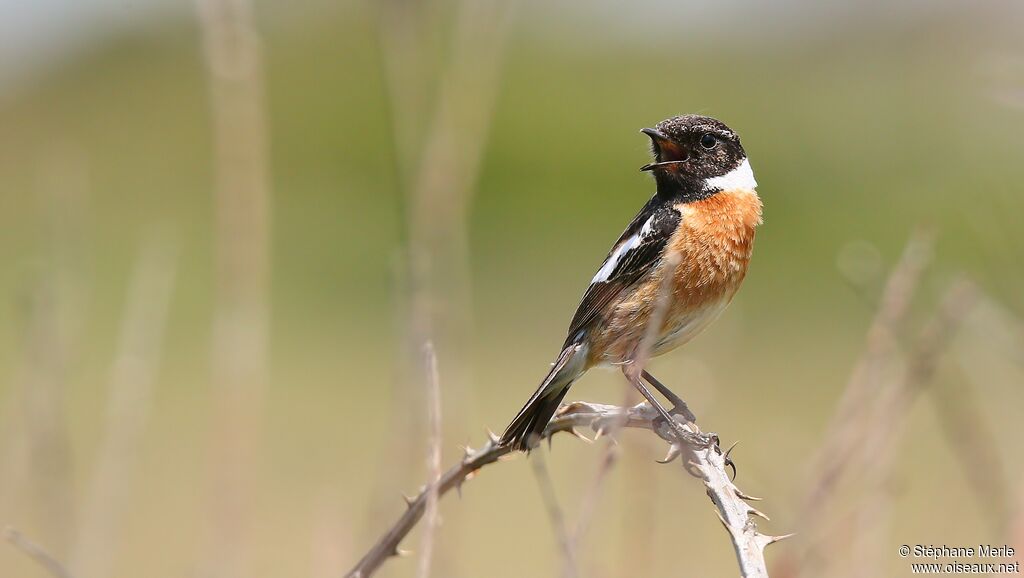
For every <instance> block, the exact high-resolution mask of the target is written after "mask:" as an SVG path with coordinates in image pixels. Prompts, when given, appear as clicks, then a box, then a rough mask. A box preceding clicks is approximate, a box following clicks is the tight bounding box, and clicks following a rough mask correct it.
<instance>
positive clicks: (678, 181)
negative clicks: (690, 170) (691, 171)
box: [654, 170, 718, 203]
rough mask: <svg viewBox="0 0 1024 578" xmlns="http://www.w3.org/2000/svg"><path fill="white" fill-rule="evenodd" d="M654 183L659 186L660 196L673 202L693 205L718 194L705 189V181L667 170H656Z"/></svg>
mask: <svg viewBox="0 0 1024 578" xmlns="http://www.w3.org/2000/svg"><path fill="white" fill-rule="evenodd" d="M654 182H655V183H657V185H658V196H659V197H661V198H663V199H665V200H671V201H673V202H682V203H692V202H694V201H701V200H704V199H707V198H709V197H711V196H713V195H714V194H715V193H717V192H718V191H717V190H714V189H712V190H708V189H707V188H705V187H704V180H703V179H699V178H696V177H690V176H685V175H680V174H678V173H671V172H669V171H667V170H655V171H654Z"/></svg>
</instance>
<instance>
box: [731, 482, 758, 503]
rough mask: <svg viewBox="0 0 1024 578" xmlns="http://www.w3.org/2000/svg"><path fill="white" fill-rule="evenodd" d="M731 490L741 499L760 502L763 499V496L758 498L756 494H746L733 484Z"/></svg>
mask: <svg viewBox="0 0 1024 578" xmlns="http://www.w3.org/2000/svg"><path fill="white" fill-rule="evenodd" d="M733 491H734V492H736V497H738V498H740V499H741V500H746V501H748V502H760V501H761V500H764V498H758V497H756V496H748V495H747V494H744V493H743V492H742V491H741V490H740V489H739V488H737V487H735V486H733Z"/></svg>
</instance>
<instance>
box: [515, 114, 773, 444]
mask: <svg viewBox="0 0 1024 578" xmlns="http://www.w3.org/2000/svg"><path fill="white" fill-rule="evenodd" d="M641 132H643V133H644V134H646V135H647V136H649V137H650V139H651V151H652V154H653V155H654V162H652V163H650V164H647V165H644V166H643V167H641V169H640V170H642V171H650V172H651V173H652V174H653V175H654V180H655V182H656V183H657V192H656V193H655V194H654V196H653V197H651V200H649V201H647V204H646V205H644V207H643V208H642V209H640V212H639V213H638V214H637V216H636V217H634V218H633V221H632V222H631V223H630V224H629V226H628V227H626V230H625V231H624V232H623V233H622V235H621V236H620V237H619V240H618V241H616V242H615V245H613V246H612V249H611V251H610V252H609V253H608V256H607V257H606V258H605V260H604V262H603V263H602V264H601V267H600V268H599V269H598V270H597V273H596V274H595V275H594V278H593V279H592V280H591V281H590V286H589V287H588V288H587V291H586V293H584V295H583V299H582V301H581V302H580V305H579V307H578V308H577V310H576V314H575V315H574V316H573V318H572V322H571V323H570V324H569V331H568V336H567V337H566V340H565V344H564V345H563V346H562V352H561V353H560V354H559V355H558V358H557V359H556V360H555V363H554V364H553V366H552V368H551V371H550V372H549V373H548V375H547V377H545V378H544V381H543V382H541V384H540V387H539V388H538V389H537V391H536V392H535V393H534V394H533V396H532V397H530V400H529V401H527V402H526V405H525V406H524V407H523V409H522V410H520V411H519V414H518V415H517V416H516V417H515V419H513V420H512V423H511V424H509V426H508V428H506V429H505V432H504V433H503V434H502V436H501V443H502V444H512V445H513V447H514V448H515V449H519V450H528V449H529V448H530V447H532V446H533V445H534V444H535V443H536V440H538V439H539V438H540V436H541V433H542V432H543V431H544V428H545V427H546V426H547V424H548V422H549V421H550V420H551V417H552V416H553V415H554V413H555V410H556V409H558V405H559V404H560V403H561V401H562V398H563V397H565V394H566V392H567V391H568V390H569V387H570V386H571V385H572V383H573V382H574V381H576V380H577V379H579V378H580V376H582V375H583V374H584V373H585V372H586V371H587V370H588V369H590V368H592V367H595V366H621V368H622V371H623V373H624V374H625V375H626V377H627V379H628V380H629V381H630V383H632V384H633V385H634V386H635V387H637V389H639V390H640V391H641V393H644V395H645V396H646V397H647V398H648V399H653V398H652V397H651V395H650V392H649V391H648V390H647V389H646V387H645V386H644V385H643V383H642V382H641V379H643V380H646V381H647V382H648V383H650V384H651V385H653V386H654V387H655V388H656V389H658V391H660V392H661V393H662V394H663V395H665V396H666V397H669V399H670V400H672V401H674V402H676V404H677V410H682V411H686V412H687V413H688V410H686V409H685V404H682V407H681V408H680V407H678V406H679V404H681V403H682V402H681V401H680V400H679V399H678V398H677V397H675V396H674V395H673V394H672V393H671V392H670V391H669V390H668V389H667V388H666V387H665V386H664V385H662V384H661V383H660V382H658V380H657V379H655V378H654V376H652V375H650V373H648V372H646V371H639V368H638V367H637V366H636V365H637V364H636V363H635V361H636V359H637V357H638V355H650V356H656V355H661V354H663V353H665V352H668V351H671V350H672V349H675V348H676V347H678V346H680V345H682V344H684V343H686V342H687V341H690V340H691V339H692V338H693V337H694V336H695V335H697V334H698V333H700V332H701V331H702V330H703V329H704V328H705V327H707V326H708V325H709V324H710V323H711V322H712V321H714V320H715V319H716V318H717V317H718V316H719V315H720V314H721V313H722V311H723V310H724V309H725V308H726V306H727V305H728V304H729V302H730V301H732V298H733V296H734V295H735V294H736V291H737V290H738V289H739V286H740V283H741V282H742V281H743V278H744V276H745V275H746V272H747V264H748V263H749V262H750V255H751V251H752V249H753V243H754V229H755V227H757V225H759V224H761V200H760V198H759V197H758V196H757V192H756V191H755V188H756V187H757V182H756V181H755V180H754V173H753V171H752V170H751V168H750V162H749V161H748V160H747V155H746V153H745V152H744V151H743V146H742V145H741V144H740V137H739V135H737V134H736V133H735V132H733V131H732V130H731V129H730V128H729V127H727V126H726V125H725V124H724V123H722V122H720V121H718V120H715V119H713V118H710V117H706V116H698V115H684V116H677V117H673V118H670V119H667V120H664V121H662V122H659V123H658V124H657V125H655V127H654V128H645V129H643V130H642V131H641ZM666 276H668V278H666ZM659 307H660V309H659ZM656 312H657V314H656ZM659 316H660V317H661V323H660V327H658V328H657V329H656V331H653V333H652V336H653V337H651V338H647V340H646V341H644V339H645V335H646V334H647V333H648V328H647V326H648V323H649V322H651V319H652V317H659ZM642 341H644V346H645V347H647V348H648V351H643V352H641V351H640V349H641V342H642ZM690 415H691V416H692V414H690Z"/></svg>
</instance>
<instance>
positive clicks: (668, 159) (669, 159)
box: [640, 128, 690, 171]
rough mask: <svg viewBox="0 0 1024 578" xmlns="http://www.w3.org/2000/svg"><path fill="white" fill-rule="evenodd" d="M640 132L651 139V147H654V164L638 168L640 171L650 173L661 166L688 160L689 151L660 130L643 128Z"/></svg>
mask: <svg viewBox="0 0 1024 578" xmlns="http://www.w3.org/2000/svg"><path fill="white" fill-rule="evenodd" d="M640 132H642V133H644V134H645V135H647V136H649V137H651V145H652V146H653V147H654V156H655V162H653V163H648V164H646V165H644V166H642V167H640V170H641V171H650V170H653V169H655V168H657V167H659V166H662V165H671V164H675V163H679V162H684V161H687V160H689V159H690V153H689V151H687V150H686V149H684V148H682V147H680V146H679V145H677V144H676V143H675V142H673V141H672V139H670V138H668V136H667V135H665V133H663V132H661V131H660V130H657V129H653V128H645V129H641V130H640Z"/></svg>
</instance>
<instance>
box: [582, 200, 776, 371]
mask: <svg viewBox="0 0 1024 578" xmlns="http://www.w3.org/2000/svg"><path fill="white" fill-rule="evenodd" d="M676 208H677V209H678V210H679V212H680V213H681V214H682V222H681V224H680V227H679V229H678V230H677V231H676V233H675V235H674V236H673V237H672V239H670V241H669V244H668V247H667V249H666V250H667V251H668V252H670V253H671V254H674V255H676V256H678V264H677V265H676V267H675V268H674V270H671V271H667V270H666V269H667V267H665V266H661V267H659V268H657V269H655V270H654V271H652V272H651V274H650V275H649V276H648V278H647V279H645V280H644V281H643V282H641V284H640V285H639V286H638V287H637V289H636V290H635V291H633V292H631V294H629V295H626V296H624V298H623V300H622V301H620V302H619V303H618V304H616V305H615V308H614V310H613V312H612V314H611V315H610V316H609V317H608V320H607V323H606V325H605V327H604V328H603V329H602V331H601V332H600V333H599V335H596V336H595V339H594V341H593V347H592V348H591V351H590V355H591V358H592V359H591V363H592V364H601V363H617V362H622V361H625V360H628V359H632V358H633V356H634V355H635V352H636V349H637V348H638V347H639V344H640V341H641V340H642V339H643V336H644V333H645V331H646V327H647V322H648V320H649V319H650V316H651V315H652V313H653V312H654V308H655V305H656V303H657V301H658V293H659V291H660V288H661V286H662V279H664V275H666V274H670V275H672V279H671V282H670V283H671V284H670V288H671V295H670V301H669V305H668V311H667V312H666V315H665V319H664V321H663V322H662V324H661V328H660V330H659V332H658V339H657V341H656V343H655V344H654V348H653V351H652V352H651V353H652V354H653V355H660V354H662V353H665V352H667V351H670V350H672V349H674V348H676V347H678V346H680V345H682V344H684V343H686V342H687V341H689V340H690V339H692V338H693V337H694V336H695V335H697V334H698V333H700V332H701V331H702V330H703V329H704V328H705V327H707V326H708V325H709V324H710V323H711V322H712V321H714V320H715V318H717V317H718V315H719V314H720V313H721V312H722V311H723V310H724V309H725V307H726V306H727V305H728V304H729V302H730V301H731V300H732V298H733V296H734V295H735V294H736V291H737V289H739V286H740V283H741V282H742V281H743V277H744V276H745V275H746V273H747V264H748V263H749V262H750V255H751V252H752V250H753V246H754V229H755V227H757V225H759V224H760V223H761V200H760V199H759V198H758V196H757V193H755V192H754V191H752V190H732V191H722V192H720V193H717V194H715V195H713V196H711V197H709V198H707V199H703V200H700V201H695V202H692V203H686V204H679V205H677V206H676Z"/></svg>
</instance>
